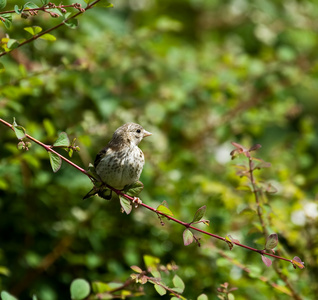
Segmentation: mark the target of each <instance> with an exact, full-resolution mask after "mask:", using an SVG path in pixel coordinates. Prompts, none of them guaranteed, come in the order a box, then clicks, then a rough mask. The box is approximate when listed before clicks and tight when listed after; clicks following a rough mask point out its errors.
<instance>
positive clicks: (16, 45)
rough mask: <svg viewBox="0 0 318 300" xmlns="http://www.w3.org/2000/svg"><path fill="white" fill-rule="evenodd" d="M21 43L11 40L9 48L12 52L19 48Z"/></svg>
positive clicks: (8, 44)
mask: <svg viewBox="0 0 318 300" xmlns="http://www.w3.org/2000/svg"><path fill="white" fill-rule="evenodd" d="M19 45H20V43H19V42H18V41H17V40H15V39H9V41H8V43H7V47H8V48H9V49H11V50H13V49H16V48H18V47H19Z"/></svg>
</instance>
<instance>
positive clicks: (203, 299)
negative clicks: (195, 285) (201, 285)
mask: <svg viewBox="0 0 318 300" xmlns="http://www.w3.org/2000/svg"><path fill="white" fill-rule="evenodd" d="M197 300H209V298H208V296H207V295H206V294H201V295H200V296H199V297H198V298H197Z"/></svg>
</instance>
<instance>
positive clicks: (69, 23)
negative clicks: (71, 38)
mask: <svg viewBox="0 0 318 300" xmlns="http://www.w3.org/2000/svg"><path fill="white" fill-rule="evenodd" d="M64 24H65V25H66V26H68V27H69V28H71V29H75V28H77V26H78V20H77V19H71V20H67V21H64Z"/></svg>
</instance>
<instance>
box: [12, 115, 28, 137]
mask: <svg viewBox="0 0 318 300" xmlns="http://www.w3.org/2000/svg"><path fill="white" fill-rule="evenodd" d="M13 130H14V132H15V135H16V136H17V138H18V139H19V140H22V139H24V138H25V135H26V133H25V129H24V127H22V126H20V125H18V124H17V123H16V121H15V118H13Z"/></svg>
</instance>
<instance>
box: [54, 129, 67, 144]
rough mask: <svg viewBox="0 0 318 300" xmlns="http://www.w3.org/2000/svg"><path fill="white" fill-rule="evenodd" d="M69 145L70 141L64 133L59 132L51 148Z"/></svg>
mask: <svg viewBox="0 0 318 300" xmlns="http://www.w3.org/2000/svg"><path fill="white" fill-rule="evenodd" d="M69 145H70V139H69V138H68V136H67V133H66V132H61V133H60V134H59V136H58V138H57V140H56V141H55V143H54V144H53V146H55V147H57V146H59V147H69Z"/></svg>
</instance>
